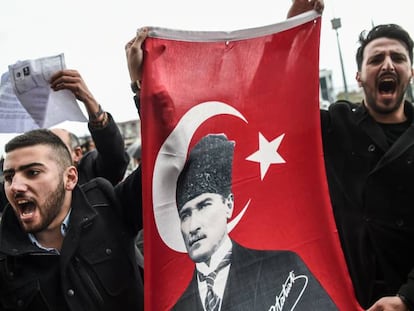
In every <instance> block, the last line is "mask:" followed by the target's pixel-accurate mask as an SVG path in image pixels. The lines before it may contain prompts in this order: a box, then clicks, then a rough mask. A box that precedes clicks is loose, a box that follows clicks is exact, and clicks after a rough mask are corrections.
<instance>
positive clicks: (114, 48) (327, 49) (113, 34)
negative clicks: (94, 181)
mask: <svg viewBox="0 0 414 311" xmlns="http://www.w3.org/2000/svg"><path fill="white" fill-rule="evenodd" d="M290 4H291V0H254V1H246V0H208V1H200V0H199V1H194V0H191V1H190V0H178V1H177V0H147V1H143V0H119V1H111V0H107V1H102V0H100V1H98V0H72V1H59V0H36V1H33V0H13V1H3V2H2V6H1V10H0V48H1V57H0V71H1V73H3V72H5V71H7V70H8V65H10V64H13V63H15V62H16V61H18V60H25V59H35V58H39V57H45V56H52V55H56V54H59V53H64V54H65V59H66V65H67V68H72V69H77V70H78V71H79V72H80V73H81V75H82V76H83V78H84V80H85V81H86V83H87V84H88V86H89V89H90V90H91V92H92V93H93V94H94V96H95V98H96V99H97V100H98V102H100V103H101V105H102V106H103V107H104V108H105V109H106V110H108V111H110V112H111V113H112V114H113V116H114V117H115V119H116V121H127V120H131V119H134V118H136V117H135V116H136V110H135V107H134V104H133V101H132V93H131V91H130V87H129V76H128V71H127V67H126V60H125V54H124V45H125V43H126V42H127V41H128V40H129V39H130V38H132V37H133V36H134V34H135V31H136V29H137V28H139V27H141V26H159V27H166V28H173V29H183V30H212V31H214V30H225V31H231V30H238V29H244V28H250V27H258V26H264V25H269V24H273V23H277V22H280V21H282V20H284V19H285V16H286V13H287V10H288V8H289V7H290ZM411 6H412V1H410V0H393V1H391V2H390V1H385V0H325V11H324V14H323V21H322V33H321V48H320V68H321V69H328V70H332V72H333V79H334V87H335V88H336V89H338V90H341V89H343V80H342V72H341V67H340V61H339V54H338V46H337V39H336V33H335V31H334V30H333V29H332V27H331V19H332V18H334V17H339V18H341V22H342V27H341V28H340V29H339V31H338V33H339V39H340V45H341V50H342V56H343V61H344V67H345V68H346V73H345V75H346V79H347V84H348V89H352V88H356V85H355V82H354V81H355V72H356V65H355V60H354V59H355V50H356V47H357V39H358V35H359V33H360V32H361V31H362V30H364V29H370V28H371V25H372V24H380V23H397V24H400V25H401V26H403V27H405V28H406V29H407V30H408V31H409V32H410V33H411V34H413V36H414V19H413V17H412V16H413V13H412V8H411ZM63 126H65V127H67V128H68V129H69V130H72V131H74V132H75V133H77V134H78V135H83V134H87V133H88V131H87V127H86V125H85V124H78V123H76V124H73V123H69V124H64V125H63ZM11 136H13V135H5V134H0V146H2V144H3V142H4V141H5V140H7V139H9V138H10V137H11ZM1 151H3V147H1Z"/></svg>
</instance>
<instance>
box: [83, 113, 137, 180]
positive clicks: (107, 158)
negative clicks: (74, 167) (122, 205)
mask: <svg viewBox="0 0 414 311" xmlns="http://www.w3.org/2000/svg"><path fill="white" fill-rule="evenodd" d="M88 128H89V132H90V133H91V136H92V139H93V141H94V143H95V147H96V149H94V150H92V151H89V152H87V153H85V154H84V155H83V157H82V158H81V160H80V162H79V164H78V172H79V184H80V185H82V184H84V183H85V182H87V181H89V180H91V179H92V178H95V177H104V178H106V179H108V180H109V181H110V182H111V183H112V184H113V185H116V184H117V183H118V182H120V181H121V180H122V179H123V178H124V175H125V172H126V169H127V167H128V164H129V160H130V159H129V156H128V154H127V152H126V151H125V144H124V138H123V137H122V135H121V132H120V131H119V128H118V126H117V124H116V123H115V121H114V119H113V118H112V116H111V114H110V113H108V124H107V125H106V126H105V127H104V128H94V127H92V126H91V124H90V123H88Z"/></svg>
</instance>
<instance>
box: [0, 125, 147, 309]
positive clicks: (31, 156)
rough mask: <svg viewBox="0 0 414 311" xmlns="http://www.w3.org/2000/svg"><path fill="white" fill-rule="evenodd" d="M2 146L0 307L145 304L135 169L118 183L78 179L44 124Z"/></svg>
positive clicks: (138, 185)
mask: <svg viewBox="0 0 414 311" xmlns="http://www.w3.org/2000/svg"><path fill="white" fill-rule="evenodd" d="M5 152H6V155H5V159H4V172H3V173H4V186H5V192H6V196H7V199H8V201H9V204H8V205H7V206H6V208H5V210H4V214H3V217H2V219H1V224H0V310H30V311H37V310H38V311H45V310H73V311H81V310H85V311H86V310H87V311H91V310H96V311H98V310H99V311H103V310H108V311H109V310H143V288H142V279H141V276H140V272H139V270H138V266H137V265H136V258H135V248H134V239H135V237H136V235H137V233H138V231H139V230H140V229H141V228H142V216H141V192H140V189H141V179H140V171H139V170H137V171H135V172H133V173H131V174H130V175H129V177H128V178H127V179H125V181H123V182H122V183H119V184H118V185H117V186H116V187H115V188H114V187H113V186H112V185H111V183H110V182H109V181H107V180H106V179H104V178H96V179H93V180H91V181H89V182H87V183H85V184H83V185H82V186H79V185H78V184H77V183H78V172H77V169H76V167H75V166H74V164H73V161H72V158H71V155H70V153H69V150H68V149H67V147H66V145H65V144H64V143H63V141H62V140H61V139H60V138H59V137H58V136H57V135H55V134H53V133H52V132H51V131H49V130H45V129H40V130H33V131H29V132H27V133H25V134H22V135H19V136H16V137H15V138H13V139H12V140H10V141H9V142H8V143H7V144H6V146H5Z"/></svg>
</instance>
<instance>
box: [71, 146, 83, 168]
mask: <svg viewBox="0 0 414 311" xmlns="http://www.w3.org/2000/svg"><path fill="white" fill-rule="evenodd" d="M82 156H83V151H82V148H81V147H80V146H78V147H75V149H73V162H74V163H75V164H78V163H79V161H80V159H81V158H82Z"/></svg>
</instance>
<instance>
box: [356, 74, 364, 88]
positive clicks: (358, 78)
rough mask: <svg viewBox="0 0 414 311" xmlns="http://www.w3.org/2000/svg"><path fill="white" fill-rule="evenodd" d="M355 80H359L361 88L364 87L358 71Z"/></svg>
mask: <svg viewBox="0 0 414 311" xmlns="http://www.w3.org/2000/svg"><path fill="white" fill-rule="evenodd" d="M355 80H357V82H358V86H359V87H362V84H361V72H359V71H357V73H356V75H355Z"/></svg>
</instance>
